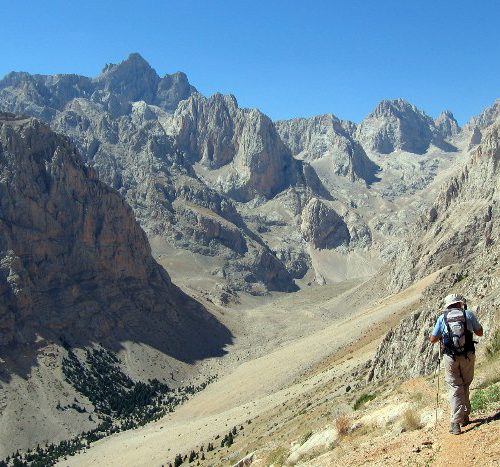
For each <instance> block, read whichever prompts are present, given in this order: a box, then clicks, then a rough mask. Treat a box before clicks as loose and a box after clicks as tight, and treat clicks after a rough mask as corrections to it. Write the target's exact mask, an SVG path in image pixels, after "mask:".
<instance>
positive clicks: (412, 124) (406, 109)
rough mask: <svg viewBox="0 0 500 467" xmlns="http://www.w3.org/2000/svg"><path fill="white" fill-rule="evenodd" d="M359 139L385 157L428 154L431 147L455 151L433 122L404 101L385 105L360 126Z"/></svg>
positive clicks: (357, 133) (388, 102) (366, 146)
mask: <svg viewBox="0 0 500 467" xmlns="http://www.w3.org/2000/svg"><path fill="white" fill-rule="evenodd" d="M356 137H357V138H358V139H359V141H360V142H361V144H362V145H363V147H364V148H365V149H366V150H369V151H375V152H378V153H381V154H389V153H391V152H394V151H396V150H401V151H407V152H411V153H415V154H424V153H425V152H426V151H427V149H428V148H429V146H430V144H431V143H433V144H435V145H436V146H439V147H441V148H442V149H445V150H446V149H448V148H449V149H451V147H449V146H448V145H447V144H446V143H445V142H444V141H443V140H442V138H441V135H440V134H439V131H438V130H437V129H436V127H435V125H434V121H433V120H432V118H430V117H429V116H428V115H426V114H425V113H424V112H422V111H421V110H419V109H417V108H416V107H415V106H414V105H411V104H409V103H408V102H406V101H404V100H403V99H395V100H384V101H382V102H381V103H380V104H379V105H378V106H377V107H376V108H375V110H374V111H373V112H372V113H370V114H369V115H368V116H367V117H366V118H365V119H364V120H363V121H362V122H361V123H360V125H359V127H358V129H357V132H356Z"/></svg>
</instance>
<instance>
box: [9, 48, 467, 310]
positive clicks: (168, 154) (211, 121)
mask: <svg viewBox="0 0 500 467" xmlns="http://www.w3.org/2000/svg"><path fill="white" fill-rule="evenodd" d="M0 108H2V109H4V110H6V111H10V112H16V113H22V114H28V115H33V116H36V117H39V118H41V119H43V120H44V121H45V122H46V123H48V124H49V125H50V126H51V127H52V128H53V129H54V130H56V131H58V132H60V133H62V134H64V135H67V136H68V137H69V138H70V139H71V140H72V141H73V142H74V144H75V145H76V146H77V148H78V149H79V150H80V152H81V153H82V154H83V156H84V158H85V160H86V162H87V164H89V165H91V166H92V167H93V168H94V169H95V170H96V173H97V176H98V177H99V179H100V180H102V181H103V182H105V183H107V184H109V185H110V186H112V187H113V188H115V189H116V190H118V191H119V192H120V193H121V195H122V196H123V197H124V198H125V199H126V200H127V202H128V203H129V204H130V206H131V207H132V209H133V210H134V214H135V216H136V218H137V219H138V220H139V222H140V224H141V226H142V228H143V229H144V230H145V232H146V234H147V235H148V237H149V238H150V240H151V241H152V245H153V253H154V254H155V255H156V257H157V259H158V260H159V261H166V263H165V264H166V265H173V266H174V269H173V274H174V275H176V271H177V270H179V271H180V270H181V269H182V270H186V271H189V270H190V268H195V271H196V273H198V272H200V271H199V261H198V260H195V258H196V257H195V256H193V254H194V255H202V258H204V259H202V258H201V257H200V260H201V261H202V264H203V265H204V266H203V277H205V278H206V280H205V279H204V280H203V281H201V282H200V281H192V280H191V279H190V277H191V274H190V273H188V274H187V276H186V274H180V273H179V276H178V279H179V280H181V282H182V281H183V280H184V278H186V277H187V283H186V286H188V287H194V288H195V289H196V290H198V291H201V292H202V293H203V294H204V295H206V296H207V297H209V299H211V300H215V301H217V302H225V301H226V300H227V299H228V297H236V296H237V295H236V294H237V293H238V292H239V291H246V292H250V293H252V294H262V293H267V291H270V290H277V291H280V290H281V291H290V290H294V289H296V288H297V284H296V281H297V280H305V281H306V282H310V280H311V279H312V280H315V279H314V278H315V277H316V276H317V277H321V278H322V279H321V280H324V279H325V271H324V268H322V266H321V262H322V261H323V260H321V261H320V262H319V263H318V261H317V255H316V252H318V251H320V250H326V251H330V252H332V253H335V254H334V256H335V258H336V261H340V262H341V263H342V262H344V261H350V260H349V259H348V258H349V255H352V254H355V255H357V256H358V257H359V254H361V256H365V257H366V251H367V250H366V248H367V247H366V246H367V245H368V244H369V245H371V247H370V248H371V250H372V251H373V252H374V251H377V252H378V253H377V254H375V255H373V254H372V253H370V257H371V260H370V261H369V262H366V263H365V266H363V268H362V269H363V271H364V272H361V271H358V272H356V273H354V274H365V272H366V271H373V270H374V269H375V268H376V267H378V266H377V264H378V263H377V261H378V260H377V257H378V256H379V255H380V254H382V255H383V254H385V253H384V252H386V251H387V249H388V248H391V245H392V242H393V239H394V238H395V237H393V236H394V235H395V233H396V232H399V234H401V232H403V231H405V229H406V221H405V220H404V219H402V218H401V219H398V220H396V221H395V220H393V219H392V220H390V221H388V218H387V216H383V215H382V214H381V212H382V211H378V212H376V214H375V216H373V213H374V210H373V208H374V207H375V205H377V206H378V207H379V206H380V203H382V204H385V205H386V208H387V209H389V210H393V209H397V207H396V205H397V203H396V204H394V201H395V200H396V199H399V197H400V196H401V195H403V194H404V193H410V192H415V190H418V189H422V188H423V187H424V186H426V185H428V184H429V183H430V182H431V181H432V180H433V177H434V176H435V175H436V173H437V170H438V168H439V167H440V166H441V165H443V164H444V165H446V164H448V163H449V161H450V157H451V156H450V155H451V154H452V153H451V152H450V151H452V150H454V146H453V145H452V144H451V142H450V141H451V140H454V139H456V138H457V137H458V136H459V134H458V130H459V129H458V127H457V126H456V122H455V121H454V119H453V117H452V115H451V114H448V113H446V114H443V116H442V117H440V118H439V119H438V120H437V121H436V122H434V121H433V120H432V119H431V118H430V117H428V116H426V115H425V114H424V113H423V112H422V111H420V110H418V109H417V108H416V107H414V106H412V105H410V104H408V103H406V102H405V101H402V100H396V101H384V102H382V103H381V104H380V105H379V106H378V107H377V109H376V110H375V111H374V112H373V113H372V114H370V115H369V116H368V117H367V118H366V119H365V120H364V121H363V122H361V123H360V124H359V125H357V124H355V123H352V122H348V121H342V120H339V119H338V118H337V117H334V116H333V115H331V114H326V115H322V116H318V117H312V118H309V119H293V120H288V121H279V122H273V121H271V119H269V118H268V117H267V116H266V115H264V114H262V113H261V112H260V111H258V110H256V109H242V108H240V107H239V106H238V103H237V101H236V98H235V97H233V96H223V95H221V94H215V95H214V96H211V97H205V96H202V95H201V94H199V93H198V92H197V91H196V89H195V88H194V87H193V86H191V85H190V84H189V82H188V80H187V78H186V76H185V75H184V74H182V73H175V74H171V75H168V74H167V75H165V76H164V77H163V78H160V77H159V76H158V74H157V73H156V72H155V71H154V70H153V68H152V67H151V66H150V65H149V64H148V63H147V62H146V61H145V60H144V59H143V58H142V57H141V56H140V55H138V54H131V55H130V56H129V57H128V58H127V59H126V60H125V61H123V62H122V63H119V64H116V65H114V64H111V65H106V66H105V67H104V69H103V71H102V73H101V74H100V75H99V76H97V77H95V78H87V77H82V76H77V75H54V76H42V75H29V74H28V73H16V72H13V73H10V74H9V75H7V76H6V77H5V78H4V79H3V80H2V81H0ZM433 148H434V149H433ZM434 150H437V151H441V153H442V154H443V156H442V157H438V158H436V157H435V156H434V153H433V151H434ZM393 151H396V152H397V151H400V152H402V153H405V155H404V156H402V157H403V158H404V159H405V161H404V162H403V163H401V159H400V158H398V159H397V160H396V159H395V160H394V161H392V160H384V159H381V158H380V157H379V156H380V155H383V154H386V153H389V152H393ZM412 155H413V156H412ZM415 155H419V156H420V159H419V160H417V159H416V158H415V157H414V156H415ZM367 190H370V191H369V192H368V191H367ZM368 193H380V198H379V200H378V201H375V198H376V197H373V196H368ZM314 200H316V201H314ZM311 203H313V204H311ZM314 203H321V205H322V206H330V207H328V208H327V209H328V210H329V212H332V213H334V212H336V213H337V214H336V216H338V225H339V226H342V225H344V226H348V225H351V226H353V225H356V226H357V227H356V232H357V233H354V232H353V230H352V228H353V227H351V228H349V227H345V228H340V229H339V228H337V227H335V234H334V236H335V237H336V238H337V240H335V241H330V240H328V241H326V240H324V239H326V238H333V237H332V235H333V234H332V228H333V227H332V226H330V225H328V223H327V222H326V223H325V222H324V221H321V222H319V224H317V225H310V224H311V221H312V220H313V219H315V218H316V217H315V216H314V215H313V214H312V213H313V212H316V208H315V209H312V210H311V207H312V206H313V205H314V206H319V204H314ZM332 203H333V204H332ZM308 206H309V207H308ZM318 212H319V211H318ZM311 216H312V217H311ZM378 216H381V217H380V219H378ZM304 222H305V224H304ZM313 222H314V221H313ZM388 222H389V223H390V224H392V225H391V226H390V227H389V226H387V225H386V224H387V223H388ZM334 224H335V225H337V222H335V223H334ZM304 225H309V227H304ZM373 229H378V234H377V235H374V232H373V231H372V230H373ZM312 232H314V234H312ZM359 235H361V237H359ZM356 238H362V239H363V240H362V241H357V240H355V239H356ZM319 239H323V240H319ZM353 239H354V240H353ZM311 247H312V249H311ZM172 251H175V252H176V253H175V254H176V255H177V256H178V255H180V256H178V257H179V259H180V258H181V257H182V258H183V268H177V267H175V265H174V264H173V263H172V260H170V259H169V258H171V257H172V255H171V252H172ZM337 252H338V253H340V256H338V255H336V253H337ZM322 256H324V255H322ZM330 260H331V258H330ZM372 260H375V261H374V262H373V261H372ZM186 268H187V269H186ZM307 275H309V276H310V277H309V276H308V278H306V276H307ZM334 276H335V278H337V276H336V275H334ZM334 276H331V278H332V279H333V277H334ZM335 280H336V279H335ZM294 281H295V282H294ZM228 294H229V295H228Z"/></svg>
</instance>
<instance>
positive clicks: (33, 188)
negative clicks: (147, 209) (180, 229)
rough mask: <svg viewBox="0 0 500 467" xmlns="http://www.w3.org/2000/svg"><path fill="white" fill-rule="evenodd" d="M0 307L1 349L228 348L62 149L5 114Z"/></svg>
mask: <svg viewBox="0 0 500 467" xmlns="http://www.w3.org/2000/svg"><path fill="white" fill-rule="evenodd" d="M0 297H1V300H0V330H1V332H0V336H1V339H0V347H2V346H3V347H5V346H9V348H12V347H13V346H16V345H29V344H33V343H34V342H35V340H37V339H38V340H39V338H40V336H42V337H43V338H45V339H48V340H52V341H59V339H64V341H65V342H77V343H83V344H86V343H90V342H91V341H96V340H97V341H99V342H107V341H116V340H121V339H125V340H126V339H130V340H132V341H136V342H137V341H138V342H145V343H147V344H149V345H152V346H154V347H157V348H158V349H161V350H162V351H166V352H167V353H170V354H171V355H173V356H176V357H181V358H184V359H186V360H191V359H194V358H200V357H201V356H202V355H203V354H204V353H206V352H208V354H210V353H212V352H213V351H215V350H216V347H217V345H219V344H221V339H222V340H225V341H227V339H228V338H229V334H228V333H227V332H226V331H225V330H224V329H223V328H222V327H221V326H220V325H219V324H218V323H217V322H216V321H215V320H214V319H213V318H211V316H210V315H209V314H208V313H206V312H205V311H204V310H203V308H202V307H201V306H200V305H198V304H197V303H196V302H194V301H193V300H191V299H190V298H188V297H187V296H185V295H184V294H183V293H182V292H181V291H180V290H179V289H177V287H175V286H174V285H173V284H172V283H171V281H170V278H169V276H168V274H167V273H166V271H165V270H164V269H163V268H161V267H160V266H159V265H158V264H157V263H156V261H155V260H154V259H153V257H152V256H151V249H150V247H149V243H148V241H147V238H146V235H145V233H144V231H143V230H142V229H141V228H140V226H139V224H138V223H137V222H136V221H135V219H134V216H133V212H132V210H131V209H130V207H129V206H128V205H127V203H126V202H125V200H124V199H123V198H122V197H121V196H120V195H119V194H118V193H117V192H116V191H115V190H113V189H111V188H109V187H108V186H106V185H105V184H104V183H102V182H101V181H99V180H98V178H97V176H96V173H95V171H94V170H93V169H92V168H90V167H88V166H86V165H84V164H83V162H82V161H81V160H80V157H79V156H78V154H77V152H76V148H75V147H74V146H73V145H72V144H71V143H70V142H69V140H68V139H67V138H65V137H61V136H58V135H56V134H55V133H53V132H52V131H51V130H50V129H49V128H48V127H47V126H45V125H43V124H41V123H40V122H38V121H37V120H35V119H31V118H22V117H14V116H13V115H11V114H0ZM209 328H210V329H211V331H208V329H209ZM186 332H189V333H190V335H191V341H190V343H189V344H188V345H187V346H186V343H184V344H183V346H182V347H181V346H179V345H178V343H179V341H178V339H179V338H181V341H182V335H185V334H186ZM207 332H208V334H206V333H207ZM193 333H194V334H193ZM194 335H197V336H198V337H197V338H195V337H194ZM37 336H38V337H37ZM224 336H225V337H224ZM205 339H208V340H206V341H205V342H203V341H204V340H205ZM202 342H203V344H202ZM210 349H211V350H210ZM219 351H220V348H219Z"/></svg>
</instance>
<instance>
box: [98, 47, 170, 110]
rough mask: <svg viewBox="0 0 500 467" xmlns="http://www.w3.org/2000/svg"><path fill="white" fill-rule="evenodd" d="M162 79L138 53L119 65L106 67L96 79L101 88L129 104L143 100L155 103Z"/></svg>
mask: <svg viewBox="0 0 500 467" xmlns="http://www.w3.org/2000/svg"><path fill="white" fill-rule="evenodd" d="M159 81H160V77H159V76H158V74H157V73H156V71H155V70H153V68H151V66H150V65H149V63H148V62H146V60H144V58H142V57H141V56H140V55H139V54H138V53H133V54H130V55H129V57H128V58H127V59H126V60H124V61H123V62H121V63H119V64H118V65H115V64H109V65H106V66H105V68H104V70H103V72H102V73H101V74H100V75H99V76H98V77H97V78H96V82H97V83H98V84H100V86H99V87H101V88H102V89H104V90H105V91H107V92H110V93H113V94H114V95H116V96H121V97H123V98H124V99H125V100H127V101H129V102H135V101H139V100H143V101H145V102H148V103H153V101H154V100H155V96H156V88H157V87H158V82H159Z"/></svg>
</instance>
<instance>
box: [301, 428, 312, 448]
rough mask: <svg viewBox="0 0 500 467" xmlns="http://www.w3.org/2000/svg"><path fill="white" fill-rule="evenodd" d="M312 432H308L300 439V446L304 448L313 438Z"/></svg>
mask: <svg viewBox="0 0 500 467" xmlns="http://www.w3.org/2000/svg"><path fill="white" fill-rule="evenodd" d="M312 434H313V433H312V431H308V432H307V433H304V434H303V435H302V437H301V438H300V441H299V443H300V445H301V446H302V445H303V444H304V443H305V442H306V441H307V440H308V439H309V438H310V437H311V436H312Z"/></svg>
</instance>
